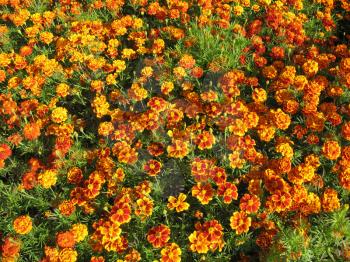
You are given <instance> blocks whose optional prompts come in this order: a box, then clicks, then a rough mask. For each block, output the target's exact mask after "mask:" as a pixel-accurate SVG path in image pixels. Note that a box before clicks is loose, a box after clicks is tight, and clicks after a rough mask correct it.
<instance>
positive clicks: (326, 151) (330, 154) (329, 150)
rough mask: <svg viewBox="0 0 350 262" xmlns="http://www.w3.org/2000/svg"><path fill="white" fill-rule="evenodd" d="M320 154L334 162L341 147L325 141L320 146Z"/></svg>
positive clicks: (336, 143)
mask: <svg viewBox="0 0 350 262" xmlns="http://www.w3.org/2000/svg"><path fill="white" fill-rule="evenodd" d="M322 154H323V155H324V156H325V157H326V158H328V159H330V160H336V159H337V158H338V157H339V156H340V154H341V147H340V145H339V144H338V142H337V141H326V142H325V143H324V144H323V146H322Z"/></svg>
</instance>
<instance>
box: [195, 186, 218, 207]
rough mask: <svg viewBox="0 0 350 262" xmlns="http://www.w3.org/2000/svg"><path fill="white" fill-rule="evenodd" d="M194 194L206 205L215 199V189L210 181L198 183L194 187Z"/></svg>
mask: <svg viewBox="0 0 350 262" xmlns="http://www.w3.org/2000/svg"><path fill="white" fill-rule="evenodd" d="M192 196H194V197H196V198H197V199H198V200H199V202H200V203H201V204H202V205H206V204H208V203H209V202H210V201H211V200H212V199H213V197H214V190H213V188H212V186H211V185H210V184H209V183H206V184H202V183H197V185H194V186H193V187H192Z"/></svg>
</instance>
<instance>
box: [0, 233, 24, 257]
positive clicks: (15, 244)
mask: <svg viewBox="0 0 350 262" xmlns="http://www.w3.org/2000/svg"><path fill="white" fill-rule="evenodd" d="M20 249H21V242H20V241H19V240H17V239H14V238H12V237H6V238H5V239H4V240H3V244H2V246H1V256H2V258H15V257H17V256H18V255H19V251H20Z"/></svg>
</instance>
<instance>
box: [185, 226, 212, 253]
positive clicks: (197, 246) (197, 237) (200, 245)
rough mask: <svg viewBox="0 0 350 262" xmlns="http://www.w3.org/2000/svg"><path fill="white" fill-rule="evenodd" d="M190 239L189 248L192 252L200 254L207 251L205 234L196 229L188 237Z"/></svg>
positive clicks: (207, 244) (207, 245) (207, 243)
mask: <svg viewBox="0 0 350 262" xmlns="http://www.w3.org/2000/svg"><path fill="white" fill-rule="evenodd" d="M188 239H189V241H190V249H191V251H193V252H197V253H200V254H205V253H207V252H208V251H209V242H208V240H207V236H206V235H205V234H204V233H202V232H198V231H194V232H193V233H192V234H191V235H190V236H189V237H188Z"/></svg>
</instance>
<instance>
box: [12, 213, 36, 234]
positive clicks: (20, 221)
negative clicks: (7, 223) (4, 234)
mask: <svg viewBox="0 0 350 262" xmlns="http://www.w3.org/2000/svg"><path fill="white" fill-rule="evenodd" d="M13 229H14V230H15V231H16V233H18V234H21V235H26V234H28V233H29V232H30V231H31V230H32V219H31V218H30V217H29V216H28V215H24V216H19V217H17V218H16V219H15V220H14V221H13Z"/></svg>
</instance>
